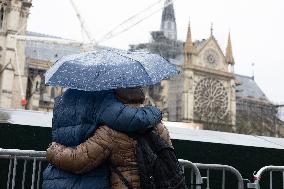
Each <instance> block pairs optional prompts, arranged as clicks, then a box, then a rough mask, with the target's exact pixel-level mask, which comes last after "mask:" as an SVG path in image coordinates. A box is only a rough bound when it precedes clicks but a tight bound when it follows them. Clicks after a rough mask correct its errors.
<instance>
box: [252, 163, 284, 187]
mask: <svg viewBox="0 0 284 189" xmlns="http://www.w3.org/2000/svg"><path fill="white" fill-rule="evenodd" d="M265 172H269V189H273V184H272V183H273V182H272V180H273V174H272V173H273V172H282V188H283V189H284V166H265V167H262V168H261V169H260V170H259V171H258V172H257V173H256V174H254V175H253V176H254V182H253V183H248V184H247V187H248V188H254V189H260V181H261V178H262V175H263V174H264V173H265Z"/></svg>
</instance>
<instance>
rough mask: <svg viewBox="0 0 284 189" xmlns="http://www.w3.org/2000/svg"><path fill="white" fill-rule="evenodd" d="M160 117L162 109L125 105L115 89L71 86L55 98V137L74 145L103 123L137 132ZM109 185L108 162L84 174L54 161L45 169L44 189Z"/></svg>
mask: <svg viewBox="0 0 284 189" xmlns="http://www.w3.org/2000/svg"><path fill="white" fill-rule="evenodd" d="M161 119H162V114H161V112H160V110H159V109H157V108H155V107H150V106H149V107H144V108H131V107H128V106H125V105H124V104H123V103H121V102H120V101H118V99H117V98H116V96H115V93H114V91H113V90H110V91H100V92H86V91H79V90H73V89H69V90H67V91H66V92H65V93H64V94H63V95H62V96H60V97H58V98H56V100H55V105H54V112H53V120H52V141H54V142H57V143H60V144H63V145H65V146H69V147H73V146H77V145H79V144H80V143H82V142H84V141H85V140H86V139H87V138H89V137H90V136H91V135H92V134H93V133H94V132H95V130H96V128H97V127H98V126H100V125H108V126H109V127H111V128H112V129H115V130H118V131H122V132H135V131H139V130H144V129H146V128H147V127H149V126H151V125H156V124H157V123H159V122H160V121H161ZM74 163H76V162H74ZM109 188H110V186H109V168H108V165H107V164H103V165H101V166H100V167H98V168H96V169H94V170H92V171H90V172H88V173H86V174H84V175H75V174H73V173H70V172H66V171H63V170H60V169H57V168H56V167H55V166H53V165H51V164H49V165H48V167H47V168H46V169H45V170H44V172H43V189H109Z"/></svg>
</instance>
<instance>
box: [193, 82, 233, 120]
mask: <svg viewBox="0 0 284 189" xmlns="http://www.w3.org/2000/svg"><path fill="white" fill-rule="evenodd" d="M228 101H229V98H228V93H227V91H226V89H225V87H224V85H223V84H222V83H221V82H220V81H218V80H217V79H213V78H203V79H201V80H200V81H199V82H198V83H197V85H196V87H195V90H194V115H195V117H197V118H198V119H200V120H202V121H214V122H216V121H219V120H224V119H225V118H226V117H227V114H228Z"/></svg>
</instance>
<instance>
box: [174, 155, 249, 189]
mask: <svg viewBox="0 0 284 189" xmlns="http://www.w3.org/2000/svg"><path fill="white" fill-rule="evenodd" d="M179 162H180V163H181V165H182V166H183V167H185V166H186V167H188V168H191V189H192V188H193V185H197V187H196V189H201V185H202V183H203V180H206V189H210V171H213V170H214V171H216V170H217V171H222V186H221V187H220V188H221V189H225V183H226V171H227V172H231V173H232V174H233V175H235V177H236V178H237V180H238V189H244V179H243V177H242V175H241V173H240V172H239V171H238V170H237V169H235V168H234V167H232V166H228V165H219V164H201V163H192V162H190V161H186V160H179ZM203 169H204V170H206V177H202V176H201V174H200V170H203ZM192 172H194V174H195V178H196V181H195V183H192V181H193V177H192Z"/></svg>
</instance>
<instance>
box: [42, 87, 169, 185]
mask: <svg viewBox="0 0 284 189" xmlns="http://www.w3.org/2000/svg"><path fill="white" fill-rule="evenodd" d="M117 97H118V98H119V99H120V100H121V101H123V102H124V103H126V104H130V105H135V106H137V105H140V104H141V103H143V102H144V99H145V96H144V93H143V92H142V91H141V89H139V88H138V89H137V88H135V89H120V90H117ZM139 103H140V104H139ZM155 130H156V131H157V133H158V134H159V135H160V137H161V138H163V139H164V140H165V141H166V142H168V143H169V144H170V145H172V144H171V141H170V137H169V132H168V130H167V128H166V127H165V126H164V125H163V124H162V123H160V124H158V125H157V126H156V127H155ZM135 146H136V141H135V140H134V139H133V138H131V137H129V136H128V135H126V134H124V133H121V132H118V131H115V130H112V129H111V128H109V127H107V126H101V127H99V128H98V129H97V130H96V132H95V134H94V135H93V136H92V137H90V138H89V139H88V140H87V141H86V142H84V143H82V144H80V145H79V146H77V147H76V148H70V147H65V146H63V145H60V144H57V143H52V145H51V146H50V147H49V148H48V149H47V155H46V158H47V160H48V161H50V162H51V163H52V164H54V165H55V166H57V167H58V168H60V169H63V170H66V171H70V172H73V173H76V174H81V173H85V172H88V171H90V170H92V169H93V168H95V167H98V166H99V165H100V164H101V163H103V162H104V161H110V163H111V164H113V166H115V167H116V168H117V169H118V170H119V171H120V172H121V174H122V175H123V176H124V177H125V178H126V179H127V180H128V182H129V183H130V184H131V186H132V187H133V189H140V177H139V172H138V165H137V161H136V156H135V149H136V148H135ZM111 188H112V189H127V186H125V184H124V183H123V181H122V180H121V179H120V177H119V176H118V175H117V174H116V173H115V172H111Z"/></svg>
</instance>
